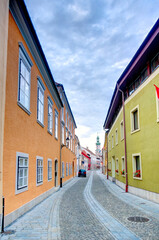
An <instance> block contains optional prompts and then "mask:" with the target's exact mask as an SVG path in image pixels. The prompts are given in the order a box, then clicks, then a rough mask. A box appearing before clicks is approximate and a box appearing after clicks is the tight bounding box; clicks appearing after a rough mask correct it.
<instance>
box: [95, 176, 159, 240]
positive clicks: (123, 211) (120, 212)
mask: <svg viewBox="0 0 159 240" xmlns="http://www.w3.org/2000/svg"><path fill="white" fill-rule="evenodd" d="M92 194H93V196H94V197H95V199H96V200H97V201H98V202H99V203H100V204H101V205H102V207H103V208H104V209H105V210H106V211H107V212H108V213H109V214H110V215H111V216H112V217H113V218H115V219H116V220H118V221H119V222H120V223H122V224H123V225H124V226H125V227H126V228H128V229H130V230H131V231H132V232H134V233H135V234H136V235H137V236H138V237H140V238H141V239H143V240H147V239H149V240H150V239H151V240H158V239H159V220H158V219H156V218H154V217H152V214H150V215H149V214H147V212H146V213H145V212H144V210H143V211H142V210H141V209H140V210H139V209H138V207H134V206H132V205H129V203H126V202H125V201H122V200H121V199H119V198H118V197H116V196H115V195H114V194H112V193H111V192H110V191H109V190H108V188H107V187H106V186H105V185H104V184H103V182H102V181H101V179H100V177H99V176H98V175H97V174H94V176H93V185H92ZM123 194H124V190H123ZM133 198H134V199H135V196H134V197H133ZM136 199H138V198H136ZM140 199H141V198H140ZM132 216H133V217H134V216H141V217H146V218H149V219H150V220H149V221H148V222H137V223H136V222H130V221H128V217H132ZM128 239H129V238H128Z"/></svg>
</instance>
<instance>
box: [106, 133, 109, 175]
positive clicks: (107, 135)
mask: <svg viewBox="0 0 159 240" xmlns="http://www.w3.org/2000/svg"><path fill="white" fill-rule="evenodd" d="M108 131H109V130H106V136H107V148H106V151H107V179H108Z"/></svg>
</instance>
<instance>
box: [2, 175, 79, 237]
mask: <svg viewBox="0 0 159 240" xmlns="http://www.w3.org/2000/svg"><path fill="white" fill-rule="evenodd" d="M77 181H78V178H74V179H73V180H72V181H70V182H69V183H67V184H66V185H65V186H64V187H63V188H62V189H61V190H60V191H57V192H55V193H53V194H52V195H51V196H50V197H48V198H47V199H45V200H44V201H43V202H41V203H40V204H38V205H37V206H36V207H34V208H33V209H32V210H30V211H29V212H27V213H26V214H24V215H23V216H22V217H20V218H19V219H17V220H16V221H15V222H14V223H13V224H11V225H10V226H8V227H7V228H5V232H7V231H15V232H14V234H10V235H7V234H2V235H0V239H2V240H8V239H9V240H23V239H25V240H31V239H34V240H39V239H40V240H54V239H56V240H58V239H60V227H59V205H60V201H61V198H62V195H63V194H64V193H65V191H67V189H68V188H69V187H71V186H72V185H73V184H75V183H76V182H77Z"/></svg>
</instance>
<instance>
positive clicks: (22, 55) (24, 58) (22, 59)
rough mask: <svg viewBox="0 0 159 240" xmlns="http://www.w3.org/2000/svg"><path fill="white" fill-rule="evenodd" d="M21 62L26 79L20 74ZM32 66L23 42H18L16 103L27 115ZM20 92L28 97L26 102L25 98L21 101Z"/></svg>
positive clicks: (28, 111)
mask: <svg viewBox="0 0 159 240" xmlns="http://www.w3.org/2000/svg"><path fill="white" fill-rule="evenodd" d="M22 63H23V66H24V67H25V71H26V70H27V73H28V80H27V78H26V76H24V75H23V74H22V68H21V64H22ZM32 66H33V63H32V61H31V59H30V57H29V55H28V53H27V51H26V50H25V48H24V46H23V44H22V43H21V42H20V43H19V73H18V100H17V103H18V105H19V106H20V107H21V108H22V109H23V110H24V111H25V112H27V113H28V114H29V115H30V114H31V113H30V90H31V67H32ZM22 79H23V84H24V85H23V88H24V89H22V84H21V82H22ZM26 89H28V95H27V94H26V92H27V91H26ZM22 93H23V95H24V99H25V100H26V99H28V101H27V104H25V100H24V102H23V100H22V97H21V96H22Z"/></svg>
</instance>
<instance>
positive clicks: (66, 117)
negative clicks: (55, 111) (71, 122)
mask: <svg viewBox="0 0 159 240" xmlns="http://www.w3.org/2000/svg"><path fill="white" fill-rule="evenodd" d="M66 128H67V110H66Z"/></svg>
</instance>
